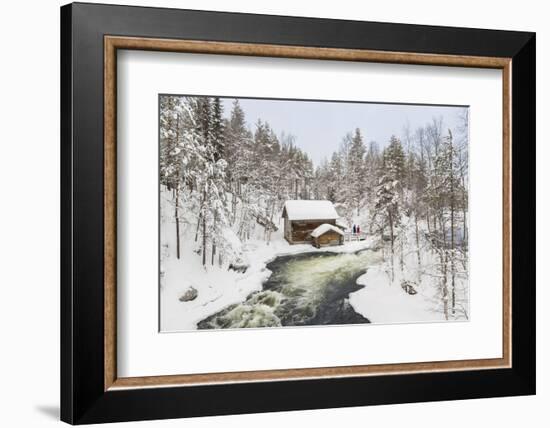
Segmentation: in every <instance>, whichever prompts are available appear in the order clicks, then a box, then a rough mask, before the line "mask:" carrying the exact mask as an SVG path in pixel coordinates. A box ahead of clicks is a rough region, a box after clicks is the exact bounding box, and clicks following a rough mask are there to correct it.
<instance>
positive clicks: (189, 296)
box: [179, 287, 199, 302]
mask: <svg viewBox="0 0 550 428" xmlns="http://www.w3.org/2000/svg"><path fill="white" fill-rule="evenodd" d="M198 295H199V292H198V291H197V289H196V288H195V287H189V288H188V289H187V290H185V291H184V292H183V294H182V295H181V296H180V298H179V301H180V302H190V301H191V300H195V299H196V298H197V296H198Z"/></svg>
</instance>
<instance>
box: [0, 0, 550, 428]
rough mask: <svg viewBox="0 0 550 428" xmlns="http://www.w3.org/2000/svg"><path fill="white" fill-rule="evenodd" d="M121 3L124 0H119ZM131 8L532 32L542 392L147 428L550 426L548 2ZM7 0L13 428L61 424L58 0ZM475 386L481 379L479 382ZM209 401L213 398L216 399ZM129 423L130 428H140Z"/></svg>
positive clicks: (3, 364)
mask: <svg viewBox="0 0 550 428" xmlns="http://www.w3.org/2000/svg"><path fill="white" fill-rule="evenodd" d="M121 2H122V0H121ZM104 3H113V2H111V1H104ZM125 3H126V4H136V5H148V6H170V7H181V8H190V9H209V10H223V11H234V12H252V13H268V14H284V15H298V16H313V17H323V18H343V19H358V20H370V21H389V22H405V23H413V24H433V25H452V26H462V27H485V28H495V29H506V30H529V31H536V32H537V55H538V58H537V75H538V82H537V85H538V91H537V122H538V125H539V126H538V127H537V142H538V144H537V150H538V153H537V155H538V156H537V158H538V161H537V163H538V166H537V167H538V172H537V175H538V183H539V185H538V189H537V193H538V195H537V198H538V206H537V218H538V221H537V223H538V224H537V227H538V229H537V230H538V234H537V235H538V238H537V241H538V242H537V247H538V257H537V259H538V260H537V261H538V265H539V270H538V275H537V277H538V281H537V283H538V290H537V293H538V304H537V313H538V315H537V321H538V330H537V340H538V352H537V358H538V395H537V396H535V397H520V398H500V399H486V400H467V401H461V402H443V403H421V404H406V405H398V406H379V407H365V408H352V409H336V410H317V411H302V412H287V413H274V414H264V415H245V416H228V417H218V418H200V419H192V420H185V421H182V420H173V421H155V422H149V423H147V422H146V423H141V426H159V427H171V426H180V427H181V426H185V427H211V426H228V427H252V426H258V425H261V426H263V427H278V428H279V427H281V426H285V425H287V426H321V427H325V426H326V427H332V426H344V425H353V426H371V427H378V426H384V427H394V426H406V427H407V428H413V427H424V428H426V427H438V428H442V427H445V428H447V427H460V428H464V427H469V426H474V424H475V425H480V424H490V425H492V426H499V427H500V428H505V427H517V426H522V425H528V426H547V425H548V421H549V419H550V417H549V416H548V412H547V409H546V408H545V404H546V405H548V404H550V382H549V381H550V368H549V367H548V364H547V362H548V358H549V337H550V334H549V328H548V323H549V321H550V319H549V316H548V312H546V313H544V310H545V307H544V306H543V302H545V301H547V300H548V299H549V298H550V293H549V292H548V289H547V287H545V285H547V284H548V282H549V280H550V277H549V275H548V270H547V269H544V267H545V262H547V260H548V258H549V257H550V253H549V252H548V251H547V250H546V248H545V247H546V246H545V244H544V242H545V241H546V240H548V238H550V236H549V233H548V232H549V228H548V222H547V221H545V218H548V215H549V214H550V213H549V212H548V210H549V208H550V207H549V200H548V196H549V195H548V191H547V188H546V187H545V186H544V184H546V183H548V181H549V180H550V169H549V168H548V167H547V166H546V168H545V170H544V169H543V167H544V166H545V164H546V163H547V162H545V160H547V159H549V158H550V148H549V144H548V137H549V133H548V131H547V130H546V129H545V126H544V125H545V121H544V120H543V119H545V118H546V119H547V118H548V117H549V115H550V109H549V103H548V99H547V98H546V97H548V96H549V95H550V93H549V82H548V76H549V75H550V69H549V64H548V60H549V52H550V28H549V27H548V22H547V18H548V17H549V13H548V11H546V10H545V2H542V1H535V0H523V1H521V2H519V1H514V2H511V1H504V0H498V1H497V0H492V1H486V2H481V1H479V0H463V1H461V2H448V3H446V2H442V1H440V0H426V1H423V0H417V1H407V0H396V1H386V2H380V1H377V2H353V1H351V0H339V1H337V2H335V1H320V0H317V1H300V2H298V1H296V0H277V1H271V2H259V1H257V0H256V1H246V0H231V1H227V0H226V1H223V0H202V1H199V0H188V1H176V0H172V1H169V0H164V1H163V0H156V1H155V0H147V1H126V2H125ZM61 4H63V2H60V1H58V0H42V1H31V0H27V1H20V2H17V1H10V2H4V3H3V4H2V6H1V9H0V10H1V12H0V32H1V35H2V37H1V39H0V40H1V43H2V44H1V48H0V54H1V57H0V58H1V62H0V109H1V111H0V188H1V193H0V194H1V206H2V209H1V210H0V273H1V276H0V278H1V279H0V290H1V291H0V326H1V327H0V328H1V332H2V336H1V339H2V340H1V342H0V409H1V410H0V421H1V425H2V426H6V427H19V426H21V427H43V426H54V425H55V424H58V423H59V422H58V406H59V398H58V397H59V386H58V384H59V368H58V366H59V363H58V361H59V332H58V331H59V9H58V8H59V6H60V5H61ZM474 387H475V386H474ZM213 405H215V404H214V403H213ZM137 425H138V424H127V425H125V426H137Z"/></svg>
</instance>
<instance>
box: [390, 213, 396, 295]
mask: <svg viewBox="0 0 550 428" xmlns="http://www.w3.org/2000/svg"><path fill="white" fill-rule="evenodd" d="M388 220H389V223H390V242H391V282H392V284H393V281H394V280H395V272H394V268H393V259H394V254H395V251H394V236H393V215H392V212H391V210H388Z"/></svg>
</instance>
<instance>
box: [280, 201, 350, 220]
mask: <svg viewBox="0 0 550 428" xmlns="http://www.w3.org/2000/svg"><path fill="white" fill-rule="evenodd" d="M285 213H286V216H287V218H288V219H289V220H336V219H337V218H338V217H339V216H338V213H337V212H336V209H335V208H334V205H333V204H332V202H330V201H312V200H305V201H302V200H299V201H286V202H285V207H284V210H283V217H284V216H285Z"/></svg>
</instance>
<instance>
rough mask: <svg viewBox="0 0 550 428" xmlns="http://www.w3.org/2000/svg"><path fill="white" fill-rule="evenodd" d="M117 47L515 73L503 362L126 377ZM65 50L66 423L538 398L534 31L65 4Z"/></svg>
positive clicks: (508, 83)
mask: <svg viewBox="0 0 550 428" xmlns="http://www.w3.org/2000/svg"><path fill="white" fill-rule="evenodd" d="M106 17H109V19H108V20H107V19H105V18H106ZM280 28H285V31H284V32H282V31H279V30H280ZM118 49H131V50H136V49H137V50H149V51H169V52H186V53H206V54H213V55H216V54H224V55H245V56H266V57H279V58H306V59H318V60H345V61H363V62H382V63H399V64H418V65H445V66H461V67H476V68H494V69H500V70H502V75H503V79H502V81H503V88H502V91H503V92H502V94H503V109H502V112H503V113H502V114H503V116H502V118H503V159H502V162H503V204H504V206H503V208H504V209H503V213H504V217H503V219H502V220H503V225H504V227H503V235H502V236H503V254H502V258H503V269H504V271H503V278H504V281H503V308H502V312H503V323H502V335H503V352H502V358H499V359H479V360H457V361H443V362H423V363H406V364H384V365H366V366H344V367H336V366H335V367H324V368H307V369H285V370H267V371H245V372H228V373H217V374H213V373H210V374H209V373H204V374H195V375H173V376H151V377H139V378H138V377H136V378H120V377H118V376H117V371H116V178H117V175H116V174H117V172H116V129H117V123H116V117H117V115H116V52H117V50H118ZM61 54H62V57H61V102H62V111H61V130H62V134H61V135H62V138H61V157H62V159H61V161H62V162H61V165H62V171H61V191H62V206H61V213H62V218H61V226H62V227H61V230H62V236H61V243H62V245H61V252H62V254H61V256H62V257H61V273H62V275H61V277H62V283H61V289H62V293H61V339H62V342H61V358H62V361H61V367H62V370H61V373H62V377H61V390H62V391H61V403H62V405H61V418H62V420H64V421H66V422H69V423H73V424H81V423H96V422H114V421H127V420H142V419H161V418H174V417H189V416H199V415H220V414H229V413H248V412H266V411H277V410H296V409H312V408H322V407H343V406H357V405H369V404H383V403H402V402H414V401H435V400H449V399H462V398H476V397H491V396H505V395H525V394H533V393H534V392H535V261H534V260H535V257H534V255H535V222H534V218H535V210H534V207H535V185H534V183H535V35H534V34H533V33H522V32H507V31H492V30H474V29H461V28H445V27H427V26H415V25H405V24H383V23H368V22H352V21H337V20H324V19H310V18H290V17H279V16H263V15H247V14H229V13H217V12H198V11H185V10H172V9H155V8H140V7H126V6H106V5H91V4H78V3H76V4H71V5H67V6H64V7H62V8H61ZM512 171H513V174H512ZM514 207H515V208H514ZM451 386H452V387H451ZM152 387H153V388H152ZM255 397H264V398H263V399H262V400H257V399H255ZM265 397H269V400H267V399H265ZM212 403H216V405H215V406H213V405H212Z"/></svg>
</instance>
